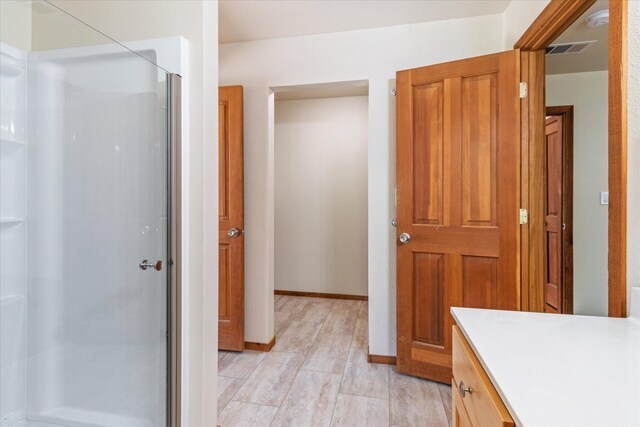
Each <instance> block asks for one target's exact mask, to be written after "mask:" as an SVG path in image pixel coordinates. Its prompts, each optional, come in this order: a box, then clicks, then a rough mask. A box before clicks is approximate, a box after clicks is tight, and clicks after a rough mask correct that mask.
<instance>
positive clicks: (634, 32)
mask: <svg viewBox="0 0 640 427" xmlns="http://www.w3.org/2000/svg"><path fill="white" fill-rule="evenodd" d="M639 23H640V1H630V2H629V27H628V28H629V41H628V43H629V57H628V65H629V69H628V70H627V77H628V79H629V80H628V90H627V96H628V111H627V118H628V120H629V121H628V136H627V141H628V144H629V146H628V153H627V158H628V165H627V167H628V181H627V182H628V186H629V187H628V197H627V203H628V205H627V250H628V252H627V286H628V291H629V293H630V292H631V287H633V286H640V239H639V238H638V236H640V90H639V89H638V88H640V24H639ZM627 301H630V297H628V298H627Z"/></svg>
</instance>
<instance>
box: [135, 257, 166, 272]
mask: <svg viewBox="0 0 640 427" xmlns="http://www.w3.org/2000/svg"><path fill="white" fill-rule="evenodd" d="M138 267H140V270H147V269H149V268H155V269H156V270H157V271H160V270H162V261H159V260H158V261H156V262H155V263H153V262H149V260H146V259H145V260H142V262H141V263H140V265H138Z"/></svg>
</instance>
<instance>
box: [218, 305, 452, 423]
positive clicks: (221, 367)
mask: <svg viewBox="0 0 640 427" xmlns="http://www.w3.org/2000/svg"><path fill="white" fill-rule="evenodd" d="M275 310H276V311H275V329H276V345H275V347H274V348H273V349H272V350H271V351H270V352H268V353H263V352H257V351H250V350H245V351H244V352H242V353H233V352H224V351H221V352H219V354H218V424H220V426H221V427H233V426H269V425H271V426H295V427H304V426H354V427H369V426H387V427H389V426H397V427H399V426H404V427H410V426H420V427H426V426H429V427H441V426H442V427H446V426H450V425H451V387H449V386H447V385H443V384H438V383H435V382H431V381H426V380H422V379H419V378H414V377H410V376H406V375H402V374H398V373H397V372H396V371H395V369H394V367H393V366H389V365H380V364H371V363H367V345H368V338H367V331H368V313H367V303H366V302H360V301H350V300H333V299H326V298H306V297H289V296H280V295H277V296H276V297H275Z"/></svg>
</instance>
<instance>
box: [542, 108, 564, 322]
mask: <svg viewBox="0 0 640 427" xmlns="http://www.w3.org/2000/svg"><path fill="white" fill-rule="evenodd" d="M562 133H563V132H562V116H552V117H550V118H549V119H547V120H546V127H545V136H546V142H547V212H546V218H545V228H546V232H547V282H546V284H545V288H544V302H545V308H544V309H545V311H546V312H551V313H559V312H561V311H562V306H561V302H562V293H561V292H562V291H561V290H562V270H563V268H562V266H563V260H562V222H563V219H562V206H563V200H562V183H563V179H562V169H563V167H562V166H563V161H562V145H563V144H562Z"/></svg>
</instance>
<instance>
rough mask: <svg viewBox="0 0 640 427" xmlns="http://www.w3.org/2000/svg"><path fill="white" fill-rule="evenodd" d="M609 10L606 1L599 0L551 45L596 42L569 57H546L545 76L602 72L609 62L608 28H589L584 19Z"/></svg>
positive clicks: (606, 26)
mask: <svg viewBox="0 0 640 427" xmlns="http://www.w3.org/2000/svg"><path fill="white" fill-rule="evenodd" d="M608 8H609V1H608V0H599V1H597V2H595V4H594V5H593V6H591V7H590V8H589V10H587V11H586V12H585V13H584V14H583V15H582V16H581V17H580V18H578V19H577V20H576V22H574V23H573V24H571V26H570V27H569V28H567V29H566V30H565V31H564V33H562V34H560V35H559V36H558V38H557V39H556V40H554V42H553V44H557V43H573V42H582V41H591V40H597V41H596V43H594V44H593V45H591V46H589V47H588V48H586V49H585V50H584V51H583V52H582V53H576V54H571V55H559V56H554V55H551V56H547V60H546V73H547V74H568V73H581V72H585V71H603V70H606V69H607V66H608V62H609V58H608V55H609V26H608V25H603V26H601V27H595V28H589V27H587V24H586V23H585V19H586V18H587V17H588V16H589V15H591V14H593V13H595V12H598V11H600V10H605V9H608Z"/></svg>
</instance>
